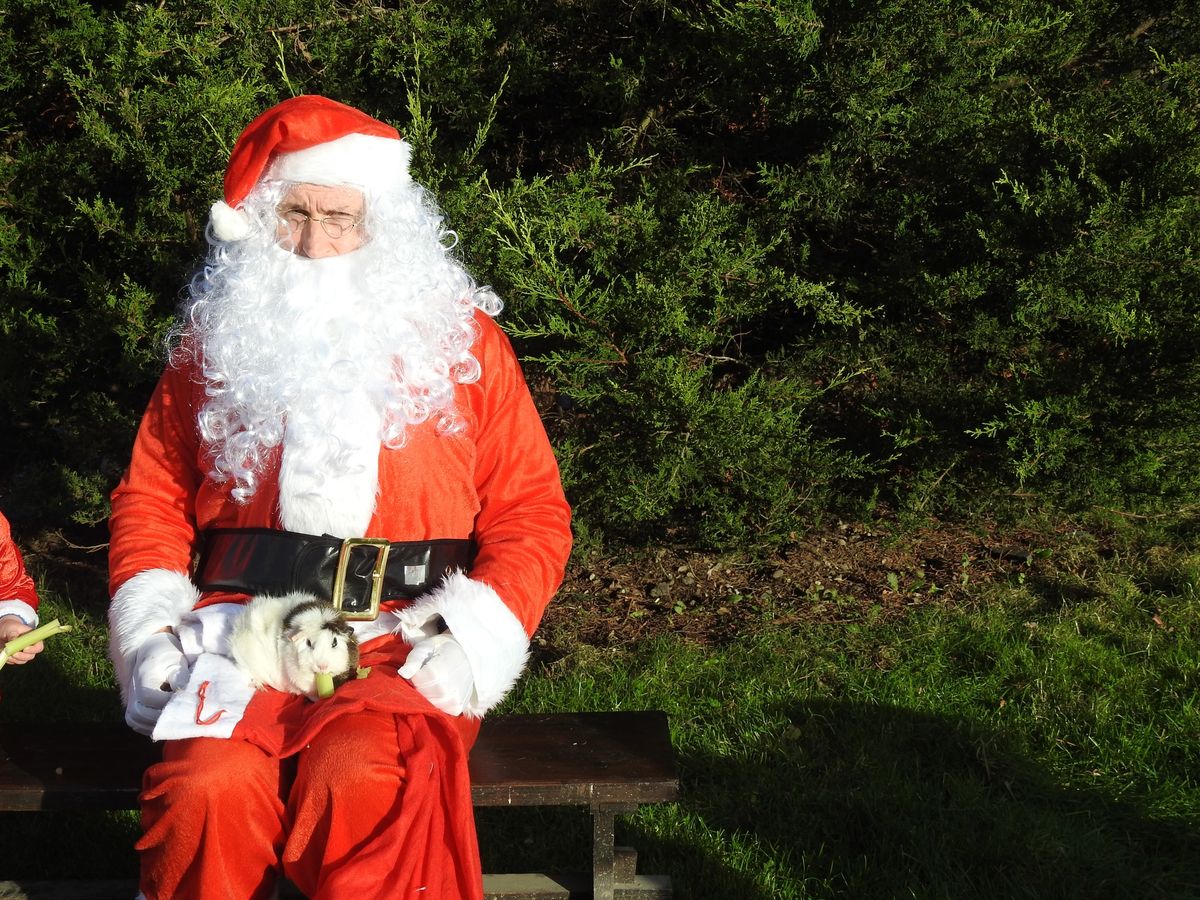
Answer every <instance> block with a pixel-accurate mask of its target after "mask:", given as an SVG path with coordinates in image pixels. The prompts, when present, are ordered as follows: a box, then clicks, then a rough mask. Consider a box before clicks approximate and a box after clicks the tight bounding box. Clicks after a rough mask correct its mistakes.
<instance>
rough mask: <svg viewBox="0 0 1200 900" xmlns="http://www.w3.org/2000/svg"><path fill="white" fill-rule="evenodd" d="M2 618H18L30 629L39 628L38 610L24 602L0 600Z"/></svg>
mask: <svg viewBox="0 0 1200 900" xmlns="http://www.w3.org/2000/svg"><path fill="white" fill-rule="evenodd" d="M0 616H16V617H17V618H18V619H20V620H21V621H22V622H24V623H25V624H26V625H28V626H29V627H30V628H37V624H38V614H37V610H35V609H34V608H33V607H32V606H30V605H29V604H28V603H26V602H25V601H24V600H0Z"/></svg>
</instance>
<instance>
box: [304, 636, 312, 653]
mask: <svg viewBox="0 0 1200 900" xmlns="http://www.w3.org/2000/svg"><path fill="white" fill-rule="evenodd" d="M304 643H306V644H308V649H309V650H311V649H312V645H313V642H312V638H305V639H304Z"/></svg>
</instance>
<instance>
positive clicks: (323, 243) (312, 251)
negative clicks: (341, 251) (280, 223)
mask: <svg viewBox="0 0 1200 900" xmlns="http://www.w3.org/2000/svg"><path fill="white" fill-rule="evenodd" d="M296 250H297V251H299V253H300V255H301V256H306V257H308V258H309V259H321V258H323V257H326V256H336V255H337V248H336V247H334V245H333V239H332V238H331V237H330V236H329V235H327V234H326V233H325V229H324V228H322V227H321V223H320V222H314V221H313V220H312V219H308V220H306V221H305V223H304V227H303V228H302V229H301V230H300V240H299V241H298V242H297V243H296Z"/></svg>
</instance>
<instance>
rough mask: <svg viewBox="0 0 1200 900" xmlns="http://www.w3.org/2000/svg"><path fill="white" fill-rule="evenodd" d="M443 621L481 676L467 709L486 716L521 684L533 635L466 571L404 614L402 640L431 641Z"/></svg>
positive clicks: (450, 577) (477, 676)
mask: <svg viewBox="0 0 1200 900" xmlns="http://www.w3.org/2000/svg"><path fill="white" fill-rule="evenodd" d="M438 616H441V617H442V619H443V620H445V622H446V627H447V628H449V630H450V633H451V634H452V635H454V637H455V639H456V640H457V641H458V642H459V643H460V644H461V645H462V648H463V650H465V651H466V654H467V659H469V660H470V662H471V673H472V675H474V676H475V696H474V698H473V699H472V702H471V704H470V705H468V707H467V708H466V709H465V710H464V712H465V713H466V714H467V715H470V716H476V717H482V716H483V714H484V713H486V712H487V711H488V710H489V709H491V708H492V707H493V706H495V705H496V704H497V703H499V702H500V701H501V700H503V699H504V696H505V695H506V694H507V693H508V692H509V691H510V690H512V688H513V686H514V685H516V683H517V679H518V678H520V677H521V673H522V672H523V671H524V670H525V663H526V661H527V660H528V659H529V636H528V635H527V634H526V633H525V628H524V626H522V625H521V622H520V620H519V619H518V618H517V617H516V616H515V615H513V612H512V610H511V609H509V608H508V606H507V605H506V604H505V602H504V601H503V600H501V599H500V595H499V594H497V593H496V592H495V591H494V590H492V588H491V587H489V586H488V585H486V584H484V583H483V582H482V581H476V580H475V579H473V578H468V577H467V576H466V575H464V574H463V573H462V572H452V573H451V574H449V575H447V576H446V578H445V580H444V581H443V582H442V584H441V585H440V586H439V587H437V588H435V589H434V590H432V591H430V592H429V593H428V594H426V595H425V596H424V597H422V598H420V599H419V600H417V602H416V603H414V604H413V605H412V606H410V607H408V608H407V609H404V610H401V611H400V613H399V618H400V626H399V628H398V631H399V633H400V635H401V636H402V637H403V638H404V639H405V640H406V641H408V642H409V643H410V644H411V643H415V642H416V641H419V640H422V639H424V638H426V637H430V636H431V634H432V633H433V632H434V631H435V629H433V628H432V627H431V623H432V622H433V621H434V620H436V618H437V617H438Z"/></svg>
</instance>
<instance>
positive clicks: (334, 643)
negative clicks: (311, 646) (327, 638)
mask: <svg viewBox="0 0 1200 900" xmlns="http://www.w3.org/2000/svg"><path fill="white" fill-rule="evenodd" d="M333 646H335V647H336V646H337V638H334V639H333Z"/></svg>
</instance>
